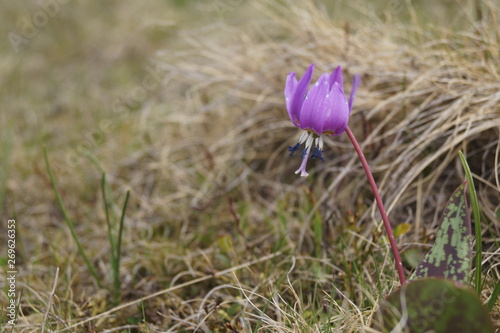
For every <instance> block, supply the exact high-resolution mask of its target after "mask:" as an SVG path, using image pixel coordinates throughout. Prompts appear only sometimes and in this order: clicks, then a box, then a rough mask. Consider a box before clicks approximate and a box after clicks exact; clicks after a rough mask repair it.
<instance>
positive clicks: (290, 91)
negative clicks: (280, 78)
mask: <svg viewBox="0 0 500 333" xmlns="http://www.w3.org/2000/svg"><path fill="white" fill-rule="evenodd" d="M297 84H298V82H297V79H296V78H295V72H291V73H290V74H288V77H287V78H286V85H285V103H286V110H287V111H288V116H289V117H290V120H291V121H292V122H293V124H294V125H295V126H298V124H297V123H296V122H295V119H297V118H298V117H293V115H292V113H291V104H292V99H293V95H294V94H295V91H296V90H297ZM294 118H295V119H294Z"/></svg>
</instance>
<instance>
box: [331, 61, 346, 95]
mask: <svg viewBox="0 0 500 333" xmlns="http://www.w3.org/2000/svg"><path fill="white" fill-rule="evenodd" d="M328 82H329V84H330V88H332V87H333V84H334V83H335V82H337V83H338V84H339V86H340V89H342V90H344V78H343V76H342V67H340V66H338V67H337V68H335V70H334V71H333V72H332V74H331V75H330V80H329V81H328Z"/></svg>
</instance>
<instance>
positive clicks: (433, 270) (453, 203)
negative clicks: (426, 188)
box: [410, 182, 472, 283]
mask: <svg viewBox="0 0 500 333" xmlns="http://www.w3.org/2000/svg"><path fill="white" fill-rule="evenodd" d="M466 188H467V182H464V183H463V184H462V185H460V186H459V187H458V188H457V189H456V190H455V192H453V194H452V196H451V198H450V199H449V200H448V203H447V204H446V207H445V209H444V213H443V218H442V221H441V226H440V228H439V230H438V233H437V235H436V241H435V243H434V246H433V247H432V248H431V250H430V251H429V252H428V253H427V254H426V255H425V257H424V259H423V260H422V262H421V263H420V264H419V265H418V266H417V268H416V270H415V272H414V273H413V275H412V276H411V277H410V280H415V279H419V278H424V277H442V278H447V279H451V280H454V281H457V282H461V283H467V282H468V281H469V274H470V271H471V259H472V234H471V225H470V213H469V209H468V207H467V199H466Z"/></svg>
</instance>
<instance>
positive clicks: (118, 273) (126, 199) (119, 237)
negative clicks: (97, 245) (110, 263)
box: [113, 190, 130, 303]
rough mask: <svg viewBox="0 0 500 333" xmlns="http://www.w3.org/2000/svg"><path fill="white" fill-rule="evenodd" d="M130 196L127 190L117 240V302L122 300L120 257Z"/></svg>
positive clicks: (115, 283) (115, 281)
mask: <svg viewBox="0 0 500 333" xmlns="http://www.w3.org/2000/svg"><path fill="white" fill-rule="evenodd" d="M129 198H130V190H128V191H127V194H126V196H125V202H124V203H123V209H122V216H121V218H120V227H119V229H118V241H117V242H116V254H115V259H116V267H115V269H116V272H115V274H114V278H115V280H114V281H113V285H114V290H115V300H116V302H118V303H119V302H120V259H121V250H122V234H123V225H124V223H125V211H126V210H127V205H128V199H129Z"/></svg>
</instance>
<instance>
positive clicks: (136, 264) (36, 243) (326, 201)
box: [0, 0, 500, 332]
mask: <svg viewBox="0 0 500 333" xmlns="http://www.w3.org/2000/svg"><path fill="white" fill-rule="evenodd" d="M126 3H127V4H121V5H120V4H118V3H116V4H112V5H110V7H109V8H108V7H106V8H97V7H95V6H97V5H83V4H75V5H72V6H73V7H67V8H65V9H64V10H65V11H64V12H63V13H61V15H60V16H58V17H56V19H57V20H58V22H59V21H61V22H68V21H72V20H75V21H78V22H82V27H80V28H78V29H80V30H78V29H76V28H75V29H76V30H75V31H74V32H73V33H75V34H76V35H78V36H80V37H79V38H80V41H81V44H83V46H81V50H80V51H81V52H83V51H85V52H86V53H85V54H83V55H79V54H78V52H76V51H75V53H74V54H73V53H72V56H71V57H69V58H68V59H67V62H68V63H67V65H66V67H65V70H62V69H58V70H57V75H56V76H55V77H51V76H50V77H49V78H50V79H51V80H52V81H53V82H51V83H47V86H43V83H44V82H45V80H43V74H44V73H45V74H46V73H47V68H49V69H50V68H52V67H54V66H55V65H56V64H58V63H59V62H60V61H61V57H62V55H67V54H68V52H69V50H71V47H72V45H74V44H72V43H71V42H70V41H71V38H70V37H71V36H69V37H67V38H68V39H67V40H66V39H64V40H66V41H67V43H68V44H65V47H64V48H63V47H62V46H60V49H59V52H60V53H59V54H58V53H57V52H56V51H53V53H46V54H44V56H43V57H41V56H35V55H34V54H33V53H28V52H34V51H35V50H37V49H36V48H37V47H39V48H40V49H42V50H44V51H47V50H51V48H50V47H51V46H54V45H55V44H53V42H51V41H44V40H42V39H41V38H40V39H36V40H33V45H30V47H32V49H30V50H28V51H25V52H26V55H25V60H24V63H22V64H23V65H22V66H20V65H19V66H18V67H16V68H14V69H10V70H7V69H6V68H5V67H7V66H3V67H2V68H3V69H1V70H3V71H6V72H7V74H9V75H11V76H12V77H11V79H10V80H11V82H13V85H11V88H10V90H8V93H5V95H10V94H9V92H11V93H12V92H13V93H17V94H21V95H22V96H25V97H26V98H24V99H23V100H22V101H20V100H19V99H16V98H12V97H10V98H8V99H6V101H8V103H10V104H9V105H8V107H9V108H10V110H12V111H16V110H20V111H19V112H18V113H14V112H12V113H9V114H4V115H2V121H4V120H5V122H4V123H15V125H13V128H14V131H13V135H12V142H13V147H14V149H13V150H12V154H11V155H10V161H11V162H10V163H11V167H10V170H11V171H10V172H11V176H10V178H9V180H8V182H7V185H6V191H7V199H6V201H5V204H4V215H6V216H16V218H17V219H18V221H19V222H18V225H19V234H20V235H21V236H20V237H22V238H21V241H20V242H19V243H20V244H21V245H22V246H21V247H20V248H19V253H20V254H19V256H20V257H19V259H20V260H19V270H20V272H21V273H20V274H19V276H18V279H19V288H20V290H22V297H21V305H20V312H21V313H20V315H19V326H18V328H19V329H20V330H22V331H25V332H29V331H39V330H40V327H41V326H40V325H41V324H42V323H44V322H45V323H46V324H45V325H46V326H45V328H46V330H47V331H48V330H49V329H50V330H55V331H61V330H64V329H65V328H69V327H71V328H70V329H69V330H70V331H71V330H76V331H86V332H93V331H106V330H107V332H112V331H116V330H122V331H128V332H182V331H186V332H192V331H200V332H201V331H203V332H209V331H214V332H243V331H248V332H251V331H256V330H259V331H263V332H329V331H344V332H358V331H363V330H365V331H366V332H370V331H372V330H370V329H369V328H368V326H369V324H370V319H371V316H372V314H373V313H372V312H373V309H374V307H375V305H376V304H377V302H378V300H379V299H380V298H381V297H382V296H383V295H384V294H386V293H388V292H389V291H391V290H392V289H394V288H395V287H397V284H396V279H395V278H396V275H395V273H394V272H393V270H392V266H393V265H392V258H391V257H390V254H389V252H388V247H387V246H386V245H385V242H384V239H383V234H382V231H381V229H380V226H381V225H380V220H379V217H378V213H376V211H375V208H374V206H373V204H372V195H371V194H370V192H369V187H368V186H367V183H366V181H365V178H364V174H363V172H362V170H361V168H360V165H359V162H358V160H357V158H356V156H355V154H354V151H353V149H352V147H351V146H350V144H349V142H348V140H347V137H346V136H339V137H334V138H331V139H328V140H326V142H325V144H326V148H325V158H326V161H325V162H324V163H321V162H317V161H313V162H311V163H310V165H309V169H310V174H311V175H312V176H310V177H309V178H307V179H302V178H298V177H296V175H294V173H293V171H294V170H295V169H296V168H297V167H298V165H299V163H300V162H299V159H298V158H297V159H296V158H288V156H287V147H288V146H289V145H293V144H294V143H295V140H296V136H297V134H298V131H297V130H296V129H295V128H294V127H293V126H291V123H290V122H289V120H288V118H287V115H286V111H285V109H284V101H283V89H284V80H285V78H286V75H287V74H288V72H290V71H296V72H297V73H298V74H299V76H300V75H301V74H302V72H303V71H304V70H305V68H306V67H307V66H308V65H309V64H310V63H312V62H314V63H316V65H317V69H318V71H320V72H326V71H331V70H332V69H334V68H335V67H336V66H337V65H342V67H343V69H344V71H345V82H346V83H347V86H346V90H347V91H349V90H350V85H349V82H350V79H351V78H352V75H353V74H355V73H359V74H362V76H363V77H362V85H361V87H360V89H359V90H358V94H357V96H356V100H355V103H354V110H353V115H352V117H351V120H350V127H351V128H352V130H353V131H354V132H355V133H356V136H357V137H358V139H359V140H360V141H361V142H362V145H363V147H364V151H365V154H366V155H367V158H368V160H369V163H370V164H371V166H372V168H373V171H374V175H375V177H376V178H378V180H379V185H380V189H381V192H382V194H383V196H384V200H385V202H386V204H387V206H388V207H389V210H390V214H389V215H390V218H391V220H392V222H393V224H394V225H397V224H400V223H403V222H409V223H411V225H412V230H411V232H410V233H407V234H404V235H402V236H400V237H399V238H398V243H399V244H400V247H401V248H402V250H403V251H405V250H408V249H409V248H414V247H417V248H419V249H422V251H424V250H425V249H426V247H425V246H421V245H428V244H431V243H432V240H433V233H434V232H433V230H434V229H435V228H436V227H437V223H438V222H439V217H440V214H441V211H442V209H443V205H444V204H445V202H446V201H447V199H448V197H449V195H450V194H451V193H452V191H453V189H454V188H456V187H457V186H458V185H459V184H460V183H461V182H462V180H463V178H464V175H463V171H462V170H461V166H460V162H459V159H458V156H457V154H458V151H459V150H462V151H464V153H465V154H466V156H467V158H468V161H469V164H470V166H471V170H472V172H473V173H474V176H475V182H476V183H475V185H476V188H477V191H478V196H479V202H480V204H481V208H482V210H483V213H484V220H483V225H482V227H483V230H484V235H483V241H484V244H483V249H484V252H485V253H484V259H485V260H484V264H483V268H482V269H483V272H484V274H483V275H484V279H485V281H486V285H485V288H484V296H485V298H486V299H487V298H488V297H489V295H490V294H491V292H492V290H493V287H494V284H495V283H497V282H498V280H499V279H500V273H499V272H498V264H499V262H500V261H499V257H498V243H497V242H498V237H499V235H500V224H499V223H498V214H499V206H498V203H499V202H500V182H499V171H500V168H499V165H498V162H499V154H500V153H499V151H500V130H499V128H500V107H499V105H500V104H499V103H498V102H499V100H500V83H499V82H500V81H499V67H498V61H497V59H498V58H499V53H500V36H499V30H498V25H497V21H496V17H497V16H498V14H499V11H500V7H498V6H496V5H494V4H493V3H490V2H488V1H485V2H484V3H481V4H480V7H478V8H482V11H479V12H478V11H475V10H473V8H468V7H464V8H461V9H459V10H458V12H459V14H457V15H459V17H460V18H461V21H460V22H459V24H456V25H457V26H454V27H453V28H447V27H445V26H443V25H439V24H434V25H431V24H429V23H428V22H427V21H426V19H427V17H426V16H424V15H423V14H422V13H421V11H420V10H419V9H418V8H414V7H411V8H406V7H387V8H385V7H383V9H379V10H380V11H379V12H377V13H376V14H373V13H372V11H371V10H372V8H369V7H366V6H365V5H364V4H363V3H359V4H355V5H351V6H347V5H340V2H339V4H337V5H335V6H334V8H333V9H332V8H326V6H324V7H323V6H318V5H316V4H314V2H313V1H304V2H301V3H294V2H291V1H283V2H278V1H272V0H262V1H255V2H251V3H245V2H241V1H234V2H229V1H226V2H224V4H225V7H223V8H222V9H221V8H214V7H207V6H208V5H207V4H206V3H205V2H200V3H198V4H190V3H188V4H184V5H183V6H185V7H184V8H182V7H175V6H173V5H168V6H167V5H160V4H156V3H150V2H148V1H147V2H144V5H132V3H131V2H130V1H127V2H126ZM68 6H69V5H68ZM127 6H129V7H127ZM130 6H132V7H130ZM75 7H78V8H75ZM131 8H132V9H131ZM167 8H168V9H170V10H172V11H173V13H176V12H178V13H183V14H182V15H183V16H180V17H182V18H178V17H177V16H175V15H174V14H171V17H168V15H167V14H165V15H164V16H163V15H160V14H158V13H162V11H163V12H165V11H166V9H167ZM77 9H78V10H79V11H81V12H84V13H87V14H89V15H96V17H97V18H98V19H96V22H99V24H87V23H85V22H83V19H81V18H80V17H79V15H78V12H76V13H75V12H74V10H77ZM113 9H116V11H113ZM11 10H12V11H14V12H15V11H16V10H19V9H16V8H14V7H12V8H11ZM134 12H138V13H141V14H142V15H143V16H142V17H144V18H145V19H144V20H143V21H142V20H139V21H137V16H136V15H133V13H134ZM186 13H194V14H195V15H197V16H195V17H194V18H193V20H196V19H198V18H199V19H200V20H201V21H209V22H210V23H206V24H203V25H202V28H199V27H198V28H190V29H186V28H182V27H183V24H184V23H182V22H183V20H184V19H186V16H187V15H186ZM478 13H479V14H481V16H480V17H479V18H477V17H476V16H475V15H478ZM207 15H208V16H209V15H211V16H210V17H211V19H210V20H207V18H206V16H207ZM108 16H109V17H110V18H111V21H113V23H109V22H107V21H105V20H104V18H105V17H108ZM134 17H135V21H134V22H135V25H133V27H135V29H134V28H131V27H130V26H129V25H128V24H127V20H129V19H131V18H134ZM165 17H167V18H165ZM214 17H215V19H214ZM176 20H177V22H176ZM455 23H456V22H455ZM57 24H62V23H53V27H50V26H49V27H48V28H47V29H50V31H46V32H45V33H46V35H49V36H62V35H58V32H57V31H56V30H57V29H56V27H57ZM126 27H128V28H127V29H128V30H123V29H126ZM138 27H139V28H138ZM103 30H105V31H108V33H107V34H104V35H102V33H101V32H102V31H103ZM49 32H51V33H52V35H51V34H49ZM68 33H69V32H68ZM100 33H101V35H99V34H100ZM61 34H62V33H61ZM117 36H118V37H117ZM128 36H130V38H131V39H130V40H127V37H128ZM61 38H62V37H61ZM93 42H95V43H97V44H96V45H97V46H96V47H95V48H94V47H92V45H93ZM35 43H37V44H35ZM44 43H45V44H44ZM57 47H58V48H59V46H57ZM153 53H154V57H153V56H152V55H153ZM92 59H95V60H92ZM82 62H83V63H82ZM12 63H13V62H12ZM37 72H39V73H41V77H42V78H41V79H37V78H36V77H35V78H34V80H35V81H34V83H35V84H38V86H39V87H40V88H39V89H38V90H36V89H35V90H34V91H32V92H30V91H26V92H25V91H24V87H29V86H30V85H29V84H28V85H26V84H25V81H23V80H22V79H16V75H22V76H23V77H25V76H28V75H35V74H34V73H37ZM153 72H154V73H155V74H152V73H153ZM148 75H150V76H151V75H155V77H156V78H158V80H161V82H162V83H161V85H160V84H158V82H157V84H152V83H153V81H145V80H147V77H148ZM316 77H318V73H316V75H315V78H316ZM155 80H156V79H155ZM6 82H7V81H6V79H4V80H3V82H1V83H4V84H6ZM155 82H156V81H155ZM61 83H62V84H61ZM149 83H151V88H148V87H149V86H150V85H148V84H149ZM141 87H142V90H141ZM51 89H58V90H57V93H54V92H53V91H51ZM20 92H22V93H20ZM45 99H47V102H46V103H42V104H40V103H41V102H40V101H44V100H45ZM37 106H39V108H38V109H37ZM33 110H38V111H39V112H38V113H37V112H35V111H33ZM4 141H5V140H4ZM40 141H44V142H45V144H46V145H47V147H48V150H49V157H50V160H51V164H52V165H53V167H54V170H55V172H56V175H57V178H58V179H57V181H58V186H59V189H60V191H61V193H62V196H63V200H64V202H65V205H66V208H67V209H68V211H69V212H70V214H71V216H72V218H73V219H74V221H76V225H77V233H78V234H79V237H81V240H82V243H83V244H85V246H86V249H87V251H88V255H89V257H90V258H92V259H93V260H94V264H95V266H96V268H97V270H98V272H99V274H100V276H101V277H102V284H103V285H104V286H106V287H109V288H110V289H109V290H111V284H112V280H111V276H110V275H111V271H110V265H109V244H108V243H107V236H106V224H105V223H104V221H105V216H104V209H103V202H102V198H101V196H100V188H99V184H100V177H101V172H102V171H105V172H106V174H107V177H108V180H109V182H110V184H111V188H112V190H113V191H114V192H113V193H114V202H115V206H114V207H113V208H114V214H115V215H117V216H119V214H120V205H121V203H122V202H123V198H124V195H125V192H126V190H127V189H130V190H131V201H130V203H129V207H128V209H127V219H126V224H125V234H124V236H123V242H124V245H123V258H122V266H121V272H120V273H121V276H122V286H121V287H122V300H121V303H120V305H118V306H117V307H113V305H112V301H113V300H112V295H111V292H110V291H108V290H104V289H103V290H99V289H98V288H97V287H96V286H95V283H94V282H93V281H92V280H91V278H90V274H89V273H88V271H87V269H86V267H85V266H84V265H83V260H82V258H81V257H80V256H79V255H78V252H77V249H76V247H75V245H74V242H72V240H71V236H70V234H69V231H68V230H67V228H66V227H65V225H64V224H63V222H62V216H61V213H60V210H59V208H58V207H57V205H56V203H55V200H54V196H53V192H52V189H51V187H50V182H49V180H48V178H47V174H46V170H44V167H43V163H41V162H40V161H41V159H40V156H41V154H40V146H39V142H40ZM27 161H29V162H27ZM27 189H30V191H27ZM1 190H2V189H0V191H1ZM0 238H4V236H3V235H1V236H0ZM55 267H59V269H60V273H59V278H58V283H57V286H56V289H55V291H54V293H53V294H52V293H51V290H52V286H53V284H54V280H55V277H54V275H55ZM408 269H411V267H410V264H409V263H408ZM5 299H6V298H5V295H4V294H0V300H1V301H2V303H3V301H4V300H5ZM47 309H48V310H49V312H48V313H49V314H48V317H47V318H46V319H44V316H45V313H46V311H47ZM1 311H2V310H0V314H2V312H1ZM494 311H495V313H496V314H495V316H496V317H497V318H498V311H499V309H498V307H496V308H495V310H494ZM76 325H78V326H76ZM73 327H74V328H73ZM497 327H498V324H497Z"/></svg>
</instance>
